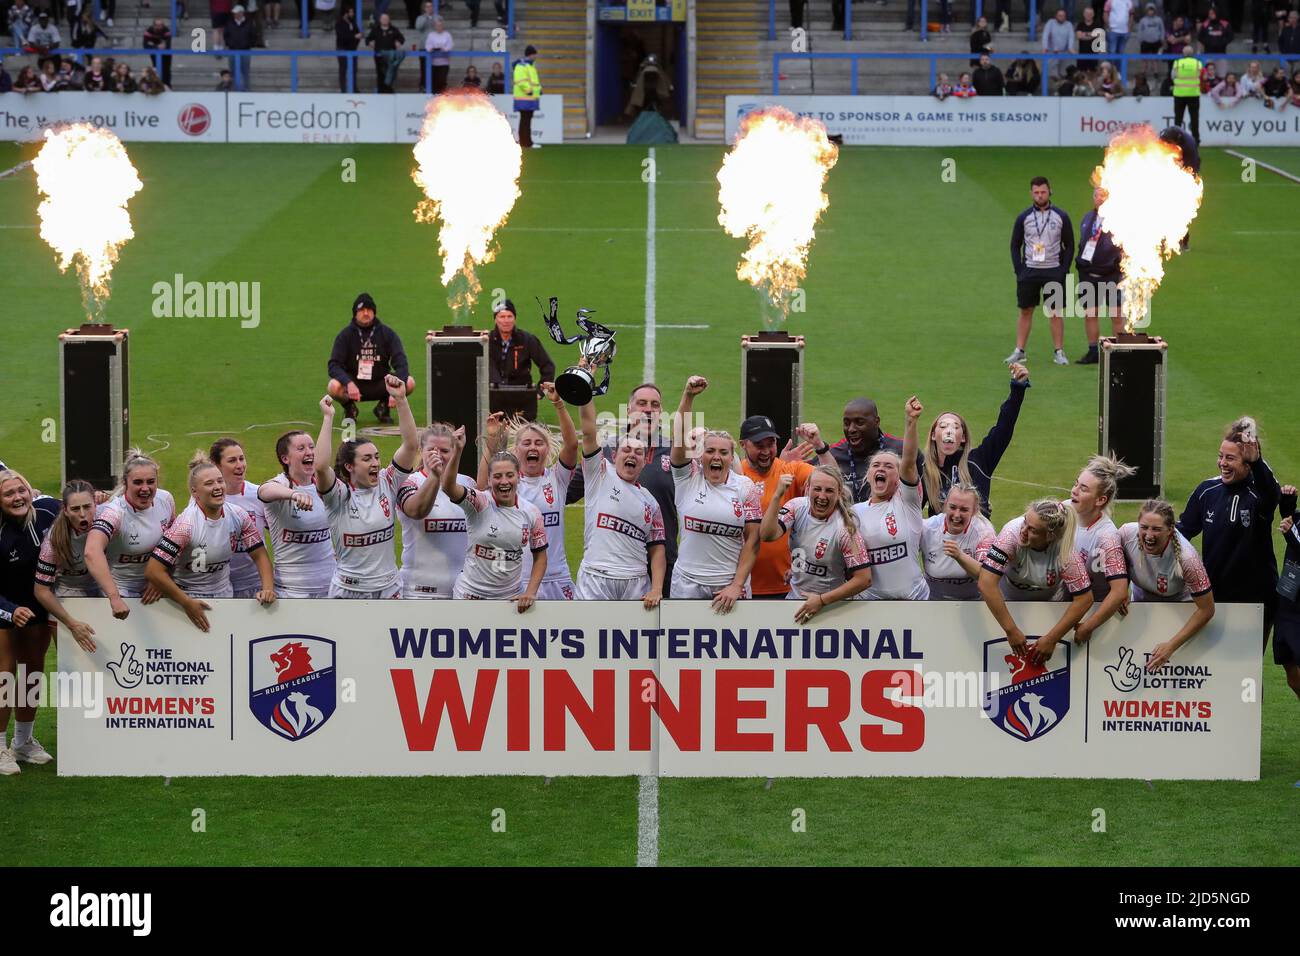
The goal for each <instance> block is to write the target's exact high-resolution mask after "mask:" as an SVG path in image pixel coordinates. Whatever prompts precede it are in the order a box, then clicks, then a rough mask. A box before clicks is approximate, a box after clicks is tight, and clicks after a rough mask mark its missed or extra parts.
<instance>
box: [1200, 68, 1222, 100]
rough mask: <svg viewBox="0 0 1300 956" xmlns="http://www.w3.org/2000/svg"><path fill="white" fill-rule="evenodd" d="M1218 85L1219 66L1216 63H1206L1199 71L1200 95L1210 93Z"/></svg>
mask: <svg viewBox="0 0 1300 956" xmlns="http://www.w3.org/2000/svg"><path fill="white" fill-rule="evenodd" d="M1218 85H1219V66H1218V64H1217V63H1207V64H1205V66H1204V67H1203V68H1202V69H1201V93H1202V94H1205V93H1208V92H1210V90H1212V89H1214V88H1215V87H1216V86H1218Z"/></svg>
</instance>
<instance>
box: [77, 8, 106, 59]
mask: <svg viewBox="0 0 1300 956" xmlns="http://www.w3.org/2000/svg"><path fill="white" fill-rule="evenodd" d="M100 37H103V38H104V39H105V40H107V39H108V34H107V33H105V32H104V31H103V30H101V29H100V28H99V24H97V23H96V22H95V18H94V16H92V14H91V11H90V10H89V9H86V10H84V11H82V14H81V16H80V17H78V18H77V20H76V21H75V22H74V23H73V24H72V45H73V47H75V48H77V49H79V50H89V49H92V48H93V47H94V46H95V41H96V40H97V39H99V38H100Z"/></svg>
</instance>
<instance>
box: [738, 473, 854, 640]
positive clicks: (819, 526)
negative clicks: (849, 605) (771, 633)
mask: <svg viewBox="0 0 1300 956" xmlns="http://www.w3.org/2000/svg"><path fill="white" fill-rule="evenodd" d="M793 483H794V475H793V474H791V473H789V472H787V473H786V474H784V475H781V476H780V477H779V478H777V480H776V493H775V494H773V495H772V500H771V501H770V502H768V506H767V510H766V511H765V512H763V522H762V525H761V526H760V528H759V534H760V536H761V537H762V539H763V540H764V541H775V540H777V539H778V538H779V537H781V535H783V534H789V536H790V537H789V546H790V559H791V560H790V593H789V594H788V595H786V599H787V600H799V601H802V602H803V603H802V604H800V605H799V607H798V608H797V609H796V610H795V612H794V619H795V621H796V622H797V623H799V624H807V623H808V622H809V621H811V620H812V619H813V618H814V617H815V616H816V615H817V614H818V612H820V611H821V610H822V609H823V608H826V607H829V606H830V605H832V604H834V603H835V602H836V601H847V600H849V599H851V598H854V597H856V596H857V595H859V594H861V593H862V592H863V591H865V590H866V589H867V588H869V587H870V586H871V563H870V561H869V560H868V558H867V546H866V544H865V543H864V542H863V540H862V535H861V534H859V533H858V521H857V518H855V517H854V516H853V498H852V496H851V495H850V494H849V486H848V484H847V483H846V482H845V480H844V476H843V475H842V474H840V471H839V469H838V468H827V467H825V466H821V467H818V468H817V469H816V470H815V471H813V473H812V474H811V475H809V476H808V481H807V484H806V487H807V489H808V494H807V495H806V496H804V497H801V498H791V499H790V500H789V501H788V502H786V504H785V506H784V507H782V505H781V500H782V499H783V498H784V497H785V494H786V492H787V491H788V490H789V488H790V485H792V484H793Z"/></svg>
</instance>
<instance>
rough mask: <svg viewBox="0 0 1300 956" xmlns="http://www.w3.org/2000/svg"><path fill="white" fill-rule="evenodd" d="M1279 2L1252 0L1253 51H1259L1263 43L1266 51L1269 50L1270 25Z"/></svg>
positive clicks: (1251, 45)
mask: <svg viewBox="0 0 1300 956" xmlns="http://www.w3.org/2000/svg"><path fill="white" fill-rule="evenodd" d="M1277 2H1279V0H1250V27H1251V33H1250V52H1251V53H1258V52H1259V48H1260V45H1261V44H1262V45H1263V47H1264V52H1265V53H1267V52H1268V25H1269V23H1270V22H1272V20H1273V18H1274V16H1275V11H1274V5H1275V3H1277ZM1282 9H1283V10H1285V9H1286V8H1285V7H1283V8H1282Z"/></svg>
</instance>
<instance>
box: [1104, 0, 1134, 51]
mask: <svg viewBox="0 0 1300 956" xmlns="http://www.w3.org/2000/svg"><path fill="white" fill-rule="evenodd" d="M1133 7H1134V3H1133V0H1106V9H1105V13H1106V52H1107V53H1114V54H1115V55H1117V56H1120V55H1122V54H1123V53H1124V47H1125V46H1126V45H1127V44H1128V34H1129V29H1130V26H1131V24H1132V22H1133Z"/></svg>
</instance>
